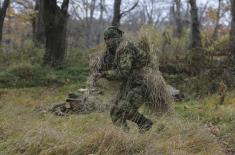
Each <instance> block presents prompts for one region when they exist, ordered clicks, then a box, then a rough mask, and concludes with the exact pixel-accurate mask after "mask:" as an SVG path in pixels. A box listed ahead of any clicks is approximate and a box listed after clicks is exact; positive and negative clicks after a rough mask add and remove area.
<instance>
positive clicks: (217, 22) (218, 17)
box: [212, 0, 222, 40]
mask: <svg viewBox="0 0 235 155" xmlns="http://www.w3.org/2000/svg"><path fill="white" fill-rule="evenodd" d="M221 2H222V0H218V9H217V14H216V23H215V29H214V32H213V34H212V39H214V40H216V39H217V38H218V31H219V22H220V12H221Z"/></svg>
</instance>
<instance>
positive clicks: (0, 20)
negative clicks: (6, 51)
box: [0, 0, 10, 45]
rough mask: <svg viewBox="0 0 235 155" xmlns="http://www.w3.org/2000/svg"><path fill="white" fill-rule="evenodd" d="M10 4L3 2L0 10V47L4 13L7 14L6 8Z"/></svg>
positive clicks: (6, 1) (6, 0)
mask: <svg viewBox="0 0 235 155" xmlns="http://www.w3.org/2000/svg"><path fill="white" fill-rule="evenodd" d="M9 4H10V0H4V1H3V4H2V6H1V8H0V45H1V43H2V31H3V23H4V19H5V17H6V12H7V8H8V6H9Z"/></svg>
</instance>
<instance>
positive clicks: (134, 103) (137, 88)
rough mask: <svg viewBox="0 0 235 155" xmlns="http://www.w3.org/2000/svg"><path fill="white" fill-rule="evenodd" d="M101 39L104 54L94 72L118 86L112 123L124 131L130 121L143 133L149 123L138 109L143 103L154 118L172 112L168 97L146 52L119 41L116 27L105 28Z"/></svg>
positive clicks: (170, 99) (162, 81)
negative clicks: (119, 84)
mask: <svg viewBox="0 0 235 155" xmlns="http://www.w3.org/2000/svg"><path fill="white" fill-rule="evenodd" d="M104 36H105V41H106V45H107V51H106V52H105V53H104V55H103V56H102V57H101V59H100V61H99V63H97V65H98V67H97V69H98V72H100V73H102V74H103V76H104V77H105V78H106V79H108V80H111V81H120V82H121V87H120V91H119V93H118V95H117V97H116V100H115V102H114V104H113V106H112V108H111V112H110V114H111V118H112V121H113V123H114V124H115V125H117V126H121V127H124V129H126V130H128V129H129V128H128V125H127V122H126V121H127V120H131V121H133V122H135V123H136V124H137V125H138V126H139V129H140V131H141V132H144V131H147V130H149V129H150V128H151V126H152V121H151V120H149V119H147V118H145V117H144V116H143V115H142V114H140V113H139V112H138V109H139V107H140V106H141V105H143V103H146V105H147V106H148V107H150V109H151V110H153V111H155V112H156V113H157V114H163V113H167V112H172V110H173V108H172V96H171V95H170V93H169V91H168V90H167V85H166V83H165V81H164V79H163V77H162V76H161V74H160V72H159V71H158V70H157V69H156V68H155V66H154V64H153V63H151V57H150V54H149V52H148V51H147V50H146V51H144V50H142V49H140V48H137V47H136V46H135V45H134V44H132V43H130V42H128V41H125V40H123V39H122V38H121V37H122V33H120V30H119V29H117V28H116V27H110V28H108V29H107V30H106V31H105V34H104ZM113 46H114V47H113ZM141 46H142V47H145V46H146V47H147V44H145V42H140V47H141ZM148 48H149V47H148Z"/></svg>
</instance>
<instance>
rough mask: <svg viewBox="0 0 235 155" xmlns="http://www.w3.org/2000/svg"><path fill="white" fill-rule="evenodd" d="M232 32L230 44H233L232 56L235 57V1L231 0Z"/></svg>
mask: <svg viewBox="0 0 235 155" xmlns="http://www.w3.org/2000/svg"><path fill="white" fill-rule="evenodd" d="M231 15H232V21H231V30H230V42H231V50H232V54H233V55H234V57H235V0H231Z"/></svg>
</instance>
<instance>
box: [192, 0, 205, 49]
mask: <svg viewBox="0 0 235 155" xmlns="http://www.w3.org/2000/svg"><path fill="white" fill-rule="evenodd" d="M189 3H190V5H191V22H192V25H191V31H192V36H191V37H192V43H191V47H192V48H201V46H202V43H201V35H200V28H199V27H200V23H199V20H198V9H197V4H196V0H189Z"/></svg>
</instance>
